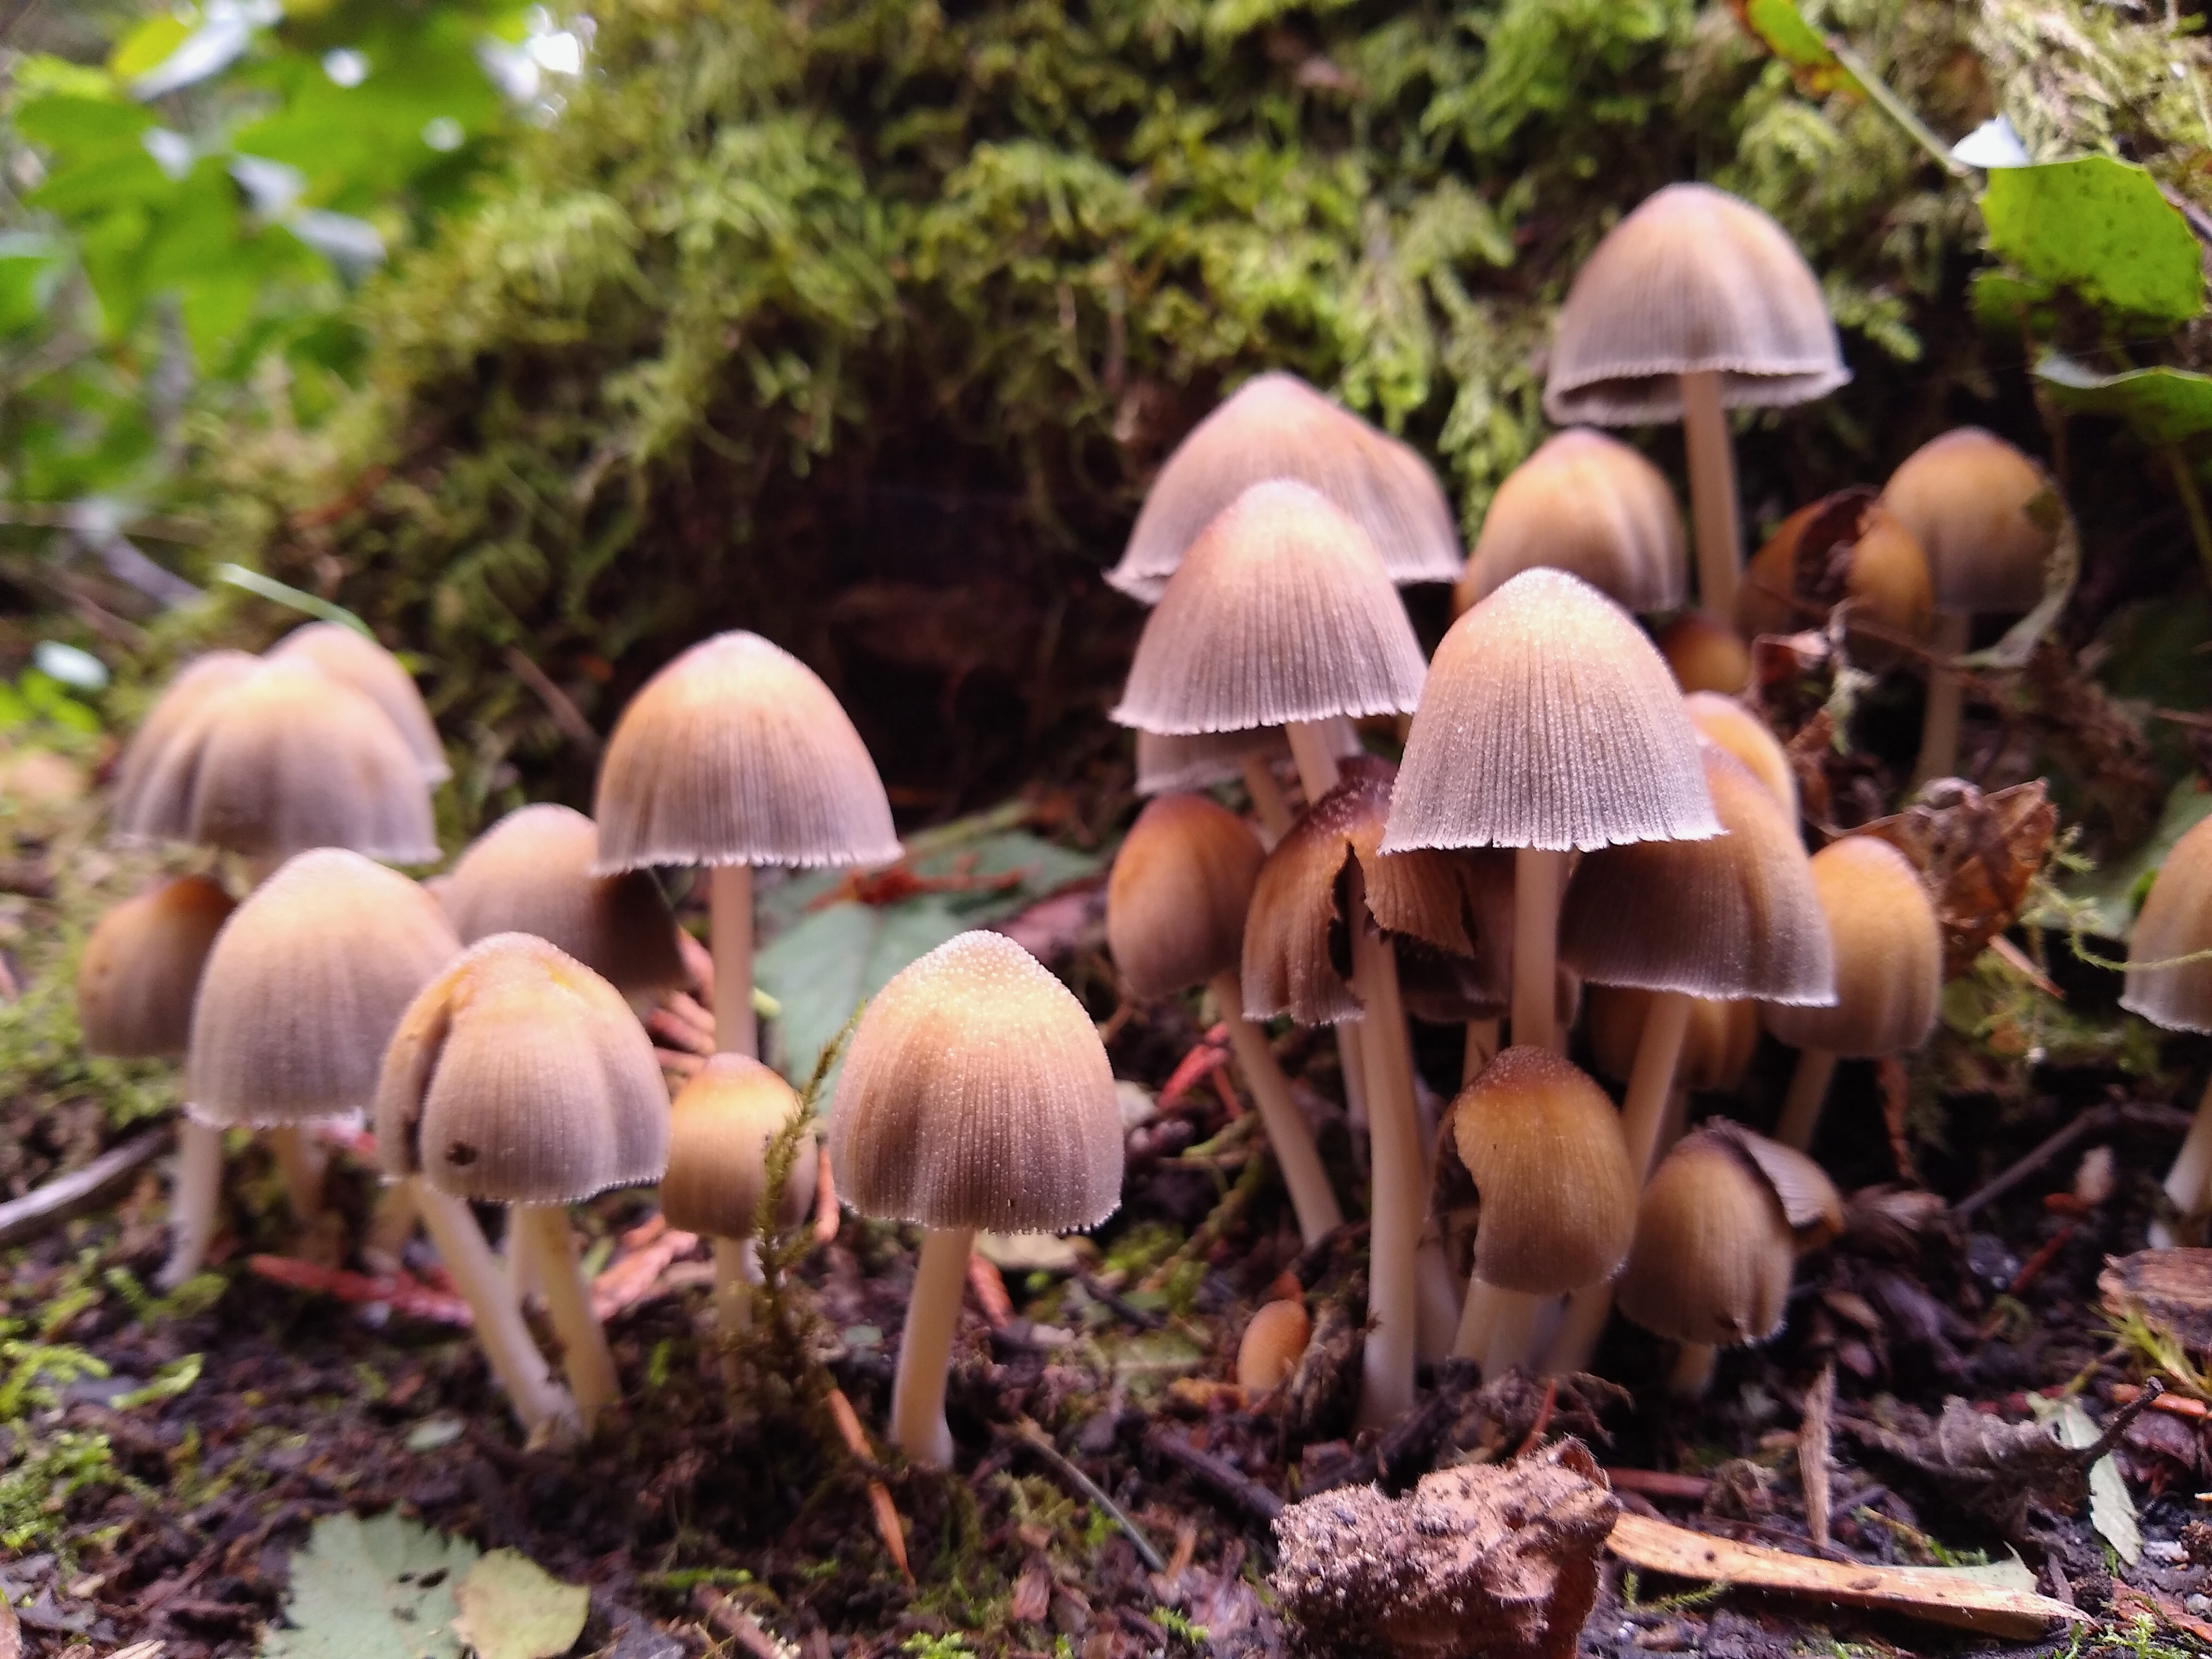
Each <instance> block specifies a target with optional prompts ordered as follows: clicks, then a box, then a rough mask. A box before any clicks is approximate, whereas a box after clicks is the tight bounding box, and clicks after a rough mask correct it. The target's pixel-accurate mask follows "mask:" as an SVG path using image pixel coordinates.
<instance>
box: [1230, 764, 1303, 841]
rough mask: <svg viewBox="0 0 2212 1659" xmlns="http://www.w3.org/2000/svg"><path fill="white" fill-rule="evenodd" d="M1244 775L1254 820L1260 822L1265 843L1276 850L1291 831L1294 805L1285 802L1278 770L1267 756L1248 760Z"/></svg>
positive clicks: (1243, 766)
mask: <svg viewBox="0 0 2212 1659" xmlns="http://www.w3.org/2000/svg"><path fill="white" fill-rule="evenodd" d="M1241 771H1242V775H1243V779H1244V793H1246V794H1247V795H1249V796H1250V797H1251V800H1252V812H1253V816H1254V817H1257V818H1258V819H1259V820H1260V839H1261V843H1262V844H1263V845H1265V846H1268V847H1273V845H1274V844H1275V843H1276V842H1279V841H1280V840H1282V838H1283V837H1284V836H1286V835H1288V834H1289V833H1290V831H1291V805H1290V803H1289V802H1288V801H1286V800H1285V799H1283V786H1282V785H1281V784H1279V783H1277V782H1276V781H1275V769H1274V768H1273V766H1271V765H1269V764H1268V763H1267V756H1266V755H1264V754H1258V753H1255V754H1249V755H1247V756H1245V757H1244V759H1243V763H1242V766H1241Z"/></svg>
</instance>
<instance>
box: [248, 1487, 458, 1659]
mask: <svg viewBox="0 0 2212 1659" xmlns="http://www.w3.org/2000/svg"><path fill="white" fill-rule="evenodd" d="M476 1559H477V1547H476V1546H475V1545H474V1544H471V1543H470V1542H469V1541H468V1540H466V1539H465V1538H448V1537H447V1536H446V1535H445V1534H442V1533H435V1532H432V1531H431V1530H430V1529H429V1528H427V1527H422V1526H418V1525H417V1524H416V1523H415V1522H412V1521H406V1520H403V1519H401V1518H400V1516H399V1513H398V1510H386V1511H385V1512H384V1513H383V1514H382V1515H379V1516H371V1517H370V1518H369V1519H368V1520H367V1521H363V1520H362V1519H361V1517H360V1516H356V1515H350V1514H348V1515H327V1516H324V1517H323V1518H322V1519H320V1520H319V1521H317V1522H315V1526H314V1530H313V1532H311V1533H309V1534H307V1547H306V1548H304V1549H302V1550H301V1551H300V1552H299V1553H297V1554H296V1555H295V1556H294V1557H293V1558H292V1573H291V1577H292V1593H291V1595H290V1596H289V1598H288V1599H287V1600H286V1601H285V1603H284V1617H285V1620H286V1625H285V1626H283V1627H281V1628H280V1627H278V1626H270V1627H269V1628H268V1629H266V1630H264V1632H262V1633H261V1648H260V1652H261V1656H262V1659H459V1656H460V1651H461V1642H460V1638H459V1636H458V1635H456V1634H455V1633H454V1631H453V1619H454V1615H455V1613H456V1611H457V1608H456V1605H455V1602H454V1600H453V1584H454V1581H455V1580H456V1579H457V1578H459V1576H460V1575H461V1574H463V1573H465V1572H466V1571H468V1570H469V1568H470V1567H471V1565H474V1564H475V1562H476Z"/></svg>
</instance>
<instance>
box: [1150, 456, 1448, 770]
mask: <svg viewBox="0 0 2212 1659" xmlns="http://www.w3.org/2000/svg"><path fill="white" fill-rule="evenodd" d="M1422 666H1423V665H1422V661H1421V647H1420V642H1419V641H1418V640H1416V639H1415V638H1414V637H1413V623H1411V622H1410V621H1409V620H1407V616H1406V607H1405V605H1403V603H1401V601H1400V599H1399V598H1398V590H1397V589H1396V588H1395V587H1393V586H1390V578H1389V574H1388V573H1387V572H1385V571H1384V569H1383V562H1382V561H1381V559H1379V558H1378V557H1377V556H1376V551H1375V544H1374V543H1373V542H1372V541H1370V539H1369V538H1368V537H1367V533H1366V532H1364V531H1363V530H1361V529H1360V527H1359V526H1358V525H1356V524H1354V523H1353V522H1352V520H1350V519H1348V518H1346V516H1345V515H1344V514H1343V513H1340V512H1339V511H1338V510H1337V509H1336V508H1335V507H1333V506H1331V505H1330V504H1329V502H1328V500H1327V499H1326V498H1324V497H1323V496H1322V495H1320V494H1319V493H1317V492H1316V491H1315V490H1313V489H1310V488H1308V487H1307V486H1306V485H1304V484H1301V483H1289V482H1287V481H1285V480H1282V479H1277V480H1275V481H1274V482H1273V483H1262V484H1255V485H1254V486H1253V487H1252V488H1251V489H1248V490H1246V491H1245V492H1244V493H1243V495H1239V496H1238V497H1237V499H1236V501H1233V502H1231V504H1230V506H1229V507H1226V508H1225V509H1224V510H1223V512H1222V513H1221V515H1220V516H1219V517H1218V518H1217V519H1215V520H1213V522H1212V524H1210V525H1208V526H1206V533H1205V534H1204V535H1202V536H1200V538H1198V540H1197V541H1196V542H1195V543H1194V544H1192V546H1191V550H1190V554H1189V556H1188V557H1187V558H1186V559H1184V561H1183V562H1182V568H1180V569H1178V570H1177V571H1176V574H1175V577H1174V579H1173V580H1170V582H1169V583H1168V586H1167V591H1166V592H1164V593H1162V594H1161V595H1160V601H1159V603H1158V605H1156V606H1154V607H1153V610H1152V615H1151V616H1149V617H1146V619H1145V630H1144V632H1143V633H1142V634H1141V635H1139V637H1138V640H1137V653H1136V656H1135V658H1134V659H1133V660H1132V662H1131V663H1130V665H1129V679H1128V684H1127V686H1126V687H1124V688H1123V690H1122V694H1121V707H1120V708H1116V709H1115V711H1114V718H1115V720H1119V721H1120V722H1121V724H1122V725H1124V726H1137V727H1139V728H1140V729H1141V730H1144V731H1146V732H1170V733H1182V732H1241V731H1245V730H1248V729H1249V728H1251V727H1253V726H1282V725H1285V724H1286V723H1288V722H1290V721H1293V720H1311V721H1317V720H1330V719H1333V718H1334V717H1335V716H1337V715H1339V714H1347V715H1350V716H1352V718H1354V719H1357V718H1358V717H1359V716H1361V715H1364V714H1401V713H1403V712H1405V711H1406V710H1407V709H1410V708H1413V705H1414V703H1415V702H1416V701H1417V700H1418V699H1419V696H1420V690H1421V671H1422Z"/></svg>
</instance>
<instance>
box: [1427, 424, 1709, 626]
mask: <svg viewBox="0 0 2212 1659" xmlns="http://www.w3.org/2000/svg"><path fill="white" fill-rule="evenodd" d="M1544 565H1548V566H1550V567H1551V568H1553V569H1555V570H1565V571H1567V572H1569V573H1570V574H1573V575H1577V576H1579V577H1581V578H1582V579H1583V580H1584V581H1586V582H1588V583H1589V585H1590V586H1592V587H1595V589H1597V591H1598V592H1601V593H1602V594H1604V595H1605V596H1606V597H1607V599H1611V600H1613V603H1614V604H1616V605H1620V606H1621V607H1622V608H1623V609H1625V610H1629V611H1674V610H1679V609H1680V607H1681V604H1682V595H1683V593H1684V592H1685V591H1686V586H1687V584H1688V581H1689V573H1688V566H1687V562H1686V558H1685V556H1684V553H1683V547H1682V513H1681V509H1680V507H1676V506H1675V504H1674V490H1673V489H1670V488H1669V487H1668V483H1667V479H1666V476H1665V475H1664V474H1663V473H1662V472H1661V471H1659V469H1658V468H1657V467H1656V466H1654V465H1651V463H1650V462H1649V461H1647V460H1645V459H1644V457H1643V456H1641V455H1639V454H1638V453H1636V452H1635V451H1634V450H1632V449H1631V448H1630V447H1628V446H1627V445H1626V444H1625V443H1622V442H1621V441H1620V440H1619V439H1618V438H1609V437H1607V436H1606V435H1605V434H1604V433H1602V432H1597V431H1593V430H1592V429H1591V428H1589V427H1571V428H1568V429H1567V430H1566V431H1565V432H1559V433H1555V434H1553V435H1552V436H1551V437H1549V438H1547V439H1546V440H1545V441H1544V442H1543V444H1542V446H1541V447H1540V448H1539V449H1538V450H1537V451H1536V453H1534V454H1533V455H1531V456H1530V457H1529V458H1528V459H1527V460H1525V461H1523V462H1522V463H1521V465H1519V466H1517V467H1516V468H1514V470H1513V471H1512V472H1511V473H1510V474H1509V475H1507V477H1506V479H1505V482H1504V483H1502V484H1500V485H1498V494H1497V495H1496V496H1495V497H1494V498H1493V499H1492V501H1491V503H1490V511H1489V513H1486V515H1485V516H1484V518H1483V520H1482V534H1481V535H1480V536H1479V537H1477V538H1475V544H1474V552H1473V553H1472V554H1470V555H1469V556H1468V562H1467V568H1466V569H1465V570H1464V571H1463V572H1462V573H1461V575H1460V579H1459V580H1458V582H1457V583H1456V584H1455V585H1454V586H1453V588H1452V605H1453V607H1454V608H1455V610H1459V611H1464V610H1466V609H1467V608H1468V606H1469V605H1474V604H1475V603H1476V602H1478V601H1479V600H1481V599H1486V598H1487V597H1488V596H1489V595H1490V594H1491V593H1492V592H1494V591H1495V590H1496V589H1498V587H1499V586H1502V585H1503V584H1504V583H1505V582H1506V581H1508V580H1510V579H1512V578H1513V577H1515V576H1517V575H1519V574H1521V572H1522V571H1523V570H1529V569H1534V568H1537V567H1539V566H1544Z"/></svg>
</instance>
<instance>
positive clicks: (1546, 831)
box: [1383, 570, 1720, 853]
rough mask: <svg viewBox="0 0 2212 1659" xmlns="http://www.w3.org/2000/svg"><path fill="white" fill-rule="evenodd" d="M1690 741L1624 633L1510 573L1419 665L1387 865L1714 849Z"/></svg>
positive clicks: (1538, 579)
mask: <svg viewBox="0 0 2212 1659" xmlns="http://www.w3.org/2000/svg"><path fill="white" fill-rule="evenodd" d="M1719 831H1720V825H1719V823H1718V822H1717V820H1716V819H1715V818H1714V817H1713V807H1712V801H1711V799H1710V797H1709V796H1708V795H1707V794H1706V793H1705V769H1704V767H1703V766H1702V764H1701V763H1699V759H1698V737H1697V733H1696V732H1694V731H1693V730H1692V729H1691V726H1690V720H1689V716H1687V715H1686V714H1684V713H1683V712H1682V700H1681V697H1680V694H1679V693H1677V692H1676V690H1675V689H1674V679H1673V677H1672V676H1670V675H1669V674H1668V671H1667V665H1666V663H1665V662H1664V661H1662V659H1661V658H1660V655H1659V653H1657V652H1656V651H1655V650H1654V649H1653V648H1652V647H1651V641H1650V640H1648V639H1646V638H1645V637H1644V630H1643V629H1639V628H1638V627H1637V625H1636V623H1635V622H1634V620H1633V619H1632V618H1631V617H1629V615H1628V613H1627V612H1626V611H1623V610H1622V609H1621V608H1620V606H1619V605H1615V604H1613V601H1612V600H1610V599H1607V598H1606V597H1605V595H1604V594H1602V593H1601V592H1598V591H1597V590H1596V589H1595V588H1594V587H1592V586H1589V584H1588V583H1586V582H1583V581H1580V580H1577V579H1576V578H1574V577H1572V576H1570V575H1568V574H1566V573H1565V571H1560V570H1524V571H1522V573H1521V574H1519V575H1517V576H1516V577H1514V578H1513V580H1510V581H1509V582H1507V583H1506V584H1505V585H1504V586H1503V587H1501V588H1499V589H1498V591H1497V592H1495V593H1492V595H1491V596H1490V597H1489V598H1488V599H1485V600H1484V601H1483V602H1482V603H1481V604H1480V605H1476V606H1475V607H1474V609H1473V610H1472V611H1468V613H1467V614H1466V615H1465V616H1463V617H1461V618H1460V619H1459V620H1458V621H1457V622H1455V623H1453V624H1452V626H1451V631H1450V632H1449V633H1448V634H1446V635H1444V638H1443V644H1442V645H1440V646H1438V647H1437V655H1436V660H1435V661H1434V662H1433V663H1431V665H1430V667H1429V678H1428V684H1426V686H1425V688H1424V689H1423V690H1422V692H1421V706H1420V709H1419V712H1418V713H1417V714H1414V716H1413V732H1412V734H1411V735H1410V736H1409V737H1408V738H1407V741H1406V758H1405V762H1404V763H1403V764H1402V765H1401V767H1400V769H1399V773H1398V787H1397V789H1396V792H1395V793H1394V794H1393V796H1392V798H1391V802H1390V827H1389V833H1388V834H1387V835H1385V836H1384V837H1383V851H1385V852H1386V853H1401V852H1406V851H1408V850H1410V849H1412V848H1417V847H1546V848H1557V849H1559V850H1562V851H1564V850H1565V849H1567V848H1585V849H1587V848H1594V847H1607V846H1612V845H1614V844H1616V843H1619V842H1635V841H1698V840H1702V839H1704V838H1705V836H1712V835H1717V834H1718V833H1719Z"/></svg>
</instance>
